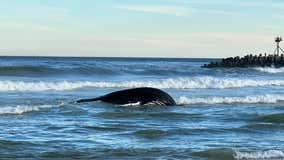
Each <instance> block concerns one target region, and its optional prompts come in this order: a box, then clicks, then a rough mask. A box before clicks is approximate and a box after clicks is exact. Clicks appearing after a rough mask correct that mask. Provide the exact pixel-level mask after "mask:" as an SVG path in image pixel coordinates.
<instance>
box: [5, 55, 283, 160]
mask: <svg viewBox="0 0 284 160" xmlns="http://www.w3.org/2000/svg"><path fill="white" fill-rule="evenodd" d="M209 61H211V60H210V59H161V58H155V59H150V58H56V57H0V98H1V104H0V159H9V158H10V159H197V160H210V159H216V160H217V159H218V160H219V159H228V160H229V159H262V160H263V159H277V160H278V159H284V69H283V68H273V67H266V68H231V69H226V68H215V69H213V68H212V69H207V68H201V66H202V65H203V64H205V63H208V62H209ZM145 86H148V87H156V88H160V89H163V90H164V91H166V92H168V93H169V94H170V95H171V96H172V97H173V98H174V99H175V100H176V102H177V104H178V105H177V106H170V107H160V106H150V107H149V106H127V105H126V106H117V105H112V104H107V103H102V102H93V103H85V104H74V103H72V102H74V101H75V100H78V99H80V98H92V97H96V96H100V95H103V94H106V93H109V92H112V91H117V90H121V89H125V88H132V87H145Z"/></svg>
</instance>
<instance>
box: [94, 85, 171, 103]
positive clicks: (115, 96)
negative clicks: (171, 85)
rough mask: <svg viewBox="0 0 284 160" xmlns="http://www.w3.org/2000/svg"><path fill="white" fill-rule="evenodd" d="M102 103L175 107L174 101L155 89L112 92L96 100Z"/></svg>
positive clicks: (144, 88) (145, 88) (146, 88)
mask: <svg viewBox="0 0 284 160" xmlns="http://www.w3.org/2000/svg"><path fill="white" fill-rule="evenodd" d="M97 99H98V100H101V101H103V102H108V103H113V104H119V105H123V104H131V103H139V104H140V105H161V106H169V105H176V103H175V101H174V99H173V98H172V97H171V96H170V95H169V94H167V93H166V92H164V91H162V90H159V89H156V88H149V87H143V88H133V89H126V90H121V91H116V92H112V93H110V94H106V95H104V96H101V97H99V98H97Z"/></svg>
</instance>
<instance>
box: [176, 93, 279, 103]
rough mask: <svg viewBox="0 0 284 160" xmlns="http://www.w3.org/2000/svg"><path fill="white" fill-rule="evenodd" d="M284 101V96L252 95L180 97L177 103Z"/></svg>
mask: <svg viewBox="0 0 284 160" xmlns="http://www.w3.org/2000/svg"><path fill="white" fill-rule="evenodd" d="M281 101H284V95H276V94H265V95H252V96H245V97H207V98H188V97H179V98H177V99H176V102H177V103H178V104H179V105H187V104H234V103H241V104H258V103H263V104H274V103H278V102H281Z"/></svg>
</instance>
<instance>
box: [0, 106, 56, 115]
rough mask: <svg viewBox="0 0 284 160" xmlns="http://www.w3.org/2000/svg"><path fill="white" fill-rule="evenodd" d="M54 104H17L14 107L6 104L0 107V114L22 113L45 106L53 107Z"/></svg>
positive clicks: (45, 107) (44, 107)
mask: <svg viewBox="0 0 284 160" xmlns="http://www.w3.org/2000/svg"><path fill="white" fill-rule="evenodd" d="M53 107H56V106H53V105H38V106H22V105H18V106H15V107H11V106H7V107H0V115H3V114H23V113H26V112H32V111H39V110H40V109H47V108H53Z"/></svg>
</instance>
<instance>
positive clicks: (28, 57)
mask: <svg viewBox="0 0 284 160" xmlns="http://www.w3.org/2000/svg"><path fill="white" fill-rule="evenodd" d="M0 58H1V59H3V58H8V59H10V58H11V59H13V58H21V59H37V58H40V59H45V58H47V59H52V58H54V59H76V58H80V59H105V60H179V61H180V60H196V61H199V60H200V61H204V60H206V61H207V60H220V59H221V58H173V57H85V56H84V57H80V56H71V57H67V56H0Z"/></svg>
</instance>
